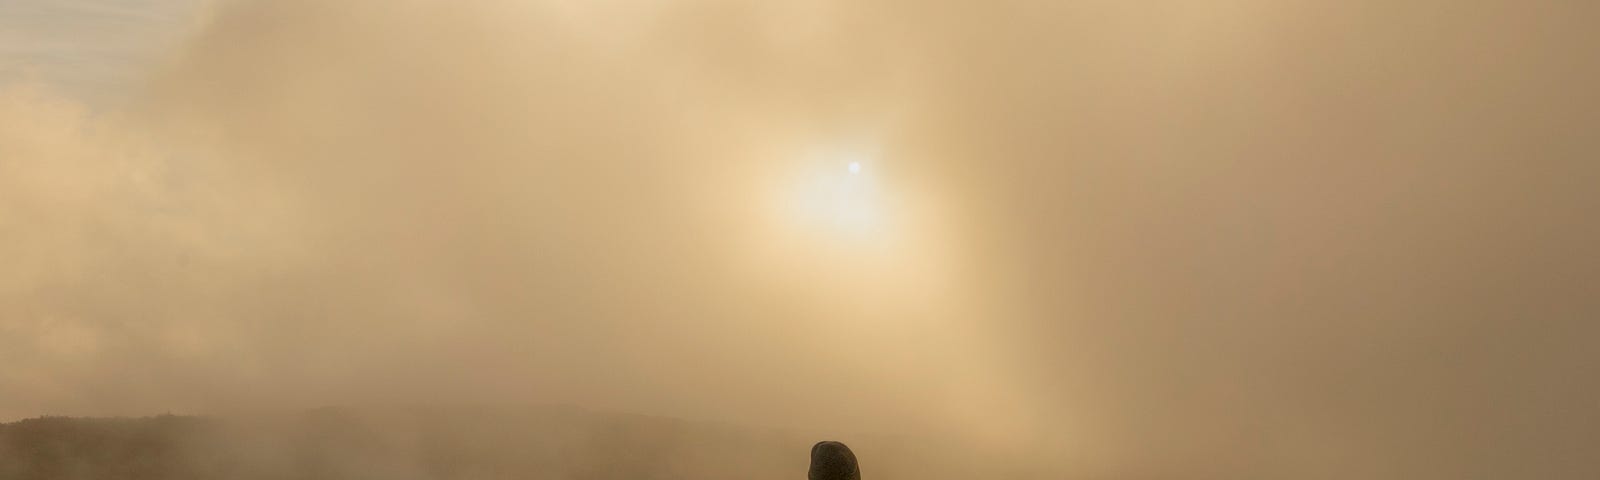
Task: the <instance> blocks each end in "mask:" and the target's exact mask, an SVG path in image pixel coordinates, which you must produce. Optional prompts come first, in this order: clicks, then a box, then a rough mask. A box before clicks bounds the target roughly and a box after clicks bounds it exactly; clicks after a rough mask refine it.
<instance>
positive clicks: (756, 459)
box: [0, 406, 1052, 480]
mask: <svg viewBox="0 0 1600 480" xmlns="http://www.w3.org/2000/svg"><path fill="white" fill-rule="evenodd" d="M817 440H819V438H818V437H817V434H816V433H810V432H795V431H786V430H777V429H761V428H745V427H737V426H731V425H723V424H714V423H703V422H690V421H683V420H677V419H671V418H662V417H650V416H642V415H626V414H610V413H597V412H591V411H587V410H582V409H578V408H573V407H551V406H540V407H519V408H509V407H453V408H431V407H430V408H387V409H359V410H358V409H348V408H326V409H317V410H311V411H307V412H302V413H296V414H275V415H254V416H240V417H227V418H221V417H188V416H171V415H163V416H156V417H145V418H66V417H43V418H34V419H29V420H23V421H19V422H14V423H9V424H0V480H12V479H126V480H174V479H397V480H403V479H500V478H506V479H511V478H515V479H574V480H613V479H615V480H623V479H628V480H648V479H680V478H681V479H718V478H728V479H794V480H799V479H803V478H805V476H806V472H807V466H808V462H809V460H810V453H811V447H812V445H813V444H814V443H815V442H816V441H817ZM849 441H850V444H851V446H852V447H854V448H855V449H856V451H857V452H858V454H860V455H861V465H862V467H861V469H862V471H863V474H864V475H863V476H864V477H865V478H867V479H868V480H878V479H885V480H886V479H894V478H905V479H918V480H925V479H937V478H952V479H954V478H973V476H972V475H971V474H972V473H976V472H978V471H982V470H974V469H978V468H980V467H979V465H980V464H979V463H978V459H974V458H964V456H962V455H952V454H949V453H953V452H944V453H941V452H938V451H936V450H934V449H931V447H926V446H919V445H914V444H913V443H912V442H907V441H903V440H896V439H890V438H873V437H860V438H851V439H849ZM956 462H966V463H964V464H958V463H956ZM994 466H996V465H992V464H991V465H989V467H994ZM1003 470H1005V471H989V472H987V473H988V474H986V475H979V476H983V477H987V478H1052V477H1048V476H1045V475H1023V474H1021V473H1020V472H1018V471H1017V469H1015V468H1006V469H1003Z"/></svg>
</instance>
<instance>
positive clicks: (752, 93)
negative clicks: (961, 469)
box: [0, 0, 1600, 478]
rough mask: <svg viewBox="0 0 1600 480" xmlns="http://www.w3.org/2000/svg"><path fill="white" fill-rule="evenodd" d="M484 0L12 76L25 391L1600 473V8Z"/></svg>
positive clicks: (104, 411) (1203, 471)
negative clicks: (108, 66) (525, 407)
mask: <svg viewBox="0 0 1600 480" xmlns="http://www.w3.org/2000/svg"><path fill="white" fill-rule="evenodd" d="M459 3H460V2H452V3H446V2H430V1H422V0H408V1H397V2H381V3H380V2H359V1H309V0H306V1H297V0H284V1H224V2H217V3H212V4H207V5H206V6H204V7H203V8H200V9H198V10H195V11H196V12H198V13H196V15H197V17H198V18H199V19H198V20H196V21H194V22H176V23H174V24H173V25H175V26H171V27H170V28H167V29H165V30H164V31H166V32H167V34H172V35H173V36H174V38H179V39H180V40H177V41H171V42H166V43H160V44H159V45H160V46H159V48H155V49H154V50H153V53H150V54H148V55H144V56H142V57H140V58H141V59H142V60H140V61H138V62H134V63H136V64H137V66H136V68H135V67H128V69H129V73H125V74H120V75H125V76H126V78H124V77H121V76H119V77H117V78H122V80H118V81H116V82H114V83H115V86H114V87H112V86H106V85H102V84H101V83H97V82H91V81H68V80H62V79H61V78H68V79H73V78H87V77H75V76H73V75H74V74H73V73H72V72H67V73H59V74H58V73H50V74H49V75H43V76H42V77H43V78H40V76H35V77H34V78H26V77H4V78H6V79H7V80H6V83H5V84H4V86H0V259H4V260H6V262H5V263H6V267H5V268H0V419H5V420H12V419H20V418H25V417H32V416H37V415H46V414H49V415H95V416H104V415H150V414H155V413H162V412H178V413H196V414H238V413H240V412H262V411H294V410H300V409H310V408H316V407H322V406H328V405H355V406H361V405H369V406H370V405H483V404H496V405H511V404H572V405H581V406H584V407H585V408H593V409H600V410H606V411H619V412H633V413H641V414H648V415H661V416H671V417H678V418H686V419H694V420H696V421H710V422H728V423H731V424H741V425H756V426H762V427H773V428H787V429H803V430H805V431H807V432H816V433H817V434H818V435H820V436H836V435H837V436H846V437H848V436H849V435H862V434H885V435H907V436H911V437H920V438H930V439H949V440H951V441H954V442H958V443H962V444H965V445H969V446H972V447H973V448H981V449H984V450H986V451H991V452H1004V453H1006V454H1007V455H1009V457H1008V458H1010V459H1011V461H1013V462H1017V463H1030V464H1038V465H1046V466H1049V467H1051V468H1053V469H1054V470H1055V471H1059V472H1061V474H1062V475H1064V476H1068V477H1073V478H1081V477H1094V478H1099V477H1106V478H1130V477H1139V478H1241V477H1243V478H1286V477H1287V478H1463V477H1495V478H1502V477H1525V478H1591V477H1594V476H1595V475H1597V474H1600V462H1597V461H1596V460H1595V459H1594V458H1592V457H1593V455H1592V453H1591V452H1589V450H1590V449H1592V446H1593V445H1594V437H1595V435H1596V433H1597V432H1600V410H1597V409H1595V408H1594V406H1595V405H1597V404H1600V381H1597V380H1596V379H1600V376H1597V375H1595V372H1594V367H1593V364H1594V361H1593V354H1592V351H1593V349H1594V348H1595V347H1596V346H1597V343H1596V342H1597V341H1600V324H1597V323H1595V322H1594V321H1593V318H1594V317H1595V315H1596V314H1597V313H1600V300H1597V299H1600V295H1597V293H1600V292H1596V286H1597V285H1600V283H1597V280H1600V278H1597V277H1600V275H1597V274H1600V252H1596V251H1595V248H1594V245H1597V244H1600V223H1597V222H1595V221H1594V220H1592V218H1591V217H1592V216H1593V212H1596V211H1600V194H1597V193H1596V189H1595V188H1594V187H1593V186H1592V185H1593V184H1594V182H1595V181H1597V180H1600V163H1597V162H1595V155H1596V154H1597V152H1600V145H1597V142H1600V140H1597V137H1596V136H1595V135H1593V132H1591V130H1592V126H1594V125H1600V118H1596V117H1597V115H1600V114H1597V113H1596V112H1600V108H1597V107H1600V104H1597V101H1600V98H1597V97H1596V95H1595V94H1594V88H1593V87H1592V86H1593V85H1596V84H1600V78H1597V77H1600V64H1597V59H1600V43H1597V42H1594V41H1593V38H1592V37H1593V34H1591V33H1589V32H1588V31H1587V30H1588V28H1587V27H1588V24H1590V23H1592V20H1593V19H1595V18H1600V17H1596V15H1595V14H1596V13H1600V12H1596V11H1595V10H1596V9H1595V8H1594V7H1590V6H1587V5H1584V4H1582V3H1581V2H1557V1H1551V2H1533V3H1526V2H1477V3H1474V4H1471V5H1464V4H1460V3H1459V2H1424V1H1419V2H1400V3H1395V2H1376V1H1357V2H1337V3H1333V2H1283V1H1256V0H1247V1H1233V2H1217V3H1210V4H1206V5H1189V4H1183V3H1180V2H1171V3H1163V4H1160V5H1154V4H1139V5H1132V4H1125V3H1123V2H1020V1H1019V2H1008V1H1001V2H965V3H957V2H932V3H930V2H903V1H895V0H885V1H855V2H843V1H839V2H835V1H821V2H764V3H749V2H735V1H721V0H688V1H682V2H662V1H645V0H639V1H604V2H568V1H556V0H550V1H533V2H511V1H504V2H471V3H470V4H467V5H463V4H459ZM191 23H192V25H191ZM174 32H176V33H174ZM13 37H16V38H27V36H26V35H22V34H18V35H15V36H6V35H0V38H13ZM97 78H98V77H97ZM850 162H858V163H859V164H860V165H861V171H860V172H859V173H849V172H847V171H846V170H845V165H846V164H848V163H850ZM821 439H822V438H818V440H821ZM797 453H799V452H797ZM858 453H859V454H860V455H861V456H862V459H863V462H864V464H866V465H868V466H869V467H870V465H871V463H870V462H871V460H872V456H871V452H870V451H858ZM867 474H868V475H869V476H871V470H870V468H868V470H867Z"/></svg>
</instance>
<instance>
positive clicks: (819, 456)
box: [806, 441, 861, 480]
mask: <svg viewBox="0 0 1600 480" xmlns="http://www.w3.org/2000/svg"><path fill="white" fill-rule="evenodd" d="M806 478H808V479H810V480H861V466H860V465H859V464H857V463H856V454H855V452H852V451H850V447H846V446H844V444H843V443H839V442H834V441H822V442H817V444H816V445H813V446H812V447H811V471H810V472H808V474H807V475H806Z"/></svg>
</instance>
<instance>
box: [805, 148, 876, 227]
mask: <svg viewBox="0 0 1600 480" xmlns="http://www.w3.org/2000/svg"><path fill="white" fill-rule="evenodd" d="M829 157H831V158H829ZM865 157H866V155H865V154H862V153H855V152H851V153H843V154H838V153H835V154H832V155H826V156H824V157H823V158H821V159H819V160H822V161H817V162H808V165H809V167H810V168H806V169H804V170H802V172H801V174H800V175H799V177H798V181H797V182H796V183H795V184H794V186H793V188H792V189H791V192H790V195H789V200H788V204H789V207H790V208H791V209H792V210H793V213H794V215H795V217H796V218H797V219H798V220H799V221H800V222H801V223H802V224H803V226H804V227H805V228H807V229H810V230H823V231H829V232H832V233H833V234H846V235H852V236H854V235H868V234H876V233H881V231H882V230H883V228H884V227H885V224H884V222H885V218H884V214H885V212H884V208H883V199H882V195H881V192H880V191H879V186H878V181H877V180H878V179H877V178H875V177H874V175H872V174H870V173H869V172H867V171H866V169H864V168H863V164H864V163H865V160H868V159H867V158H865ZM840 163H843V164H844V165H843V166H844V168H843V169H839V167H838V166H839V165H840ZM830 165H831V167H829V166H830Z"/></svg>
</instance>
